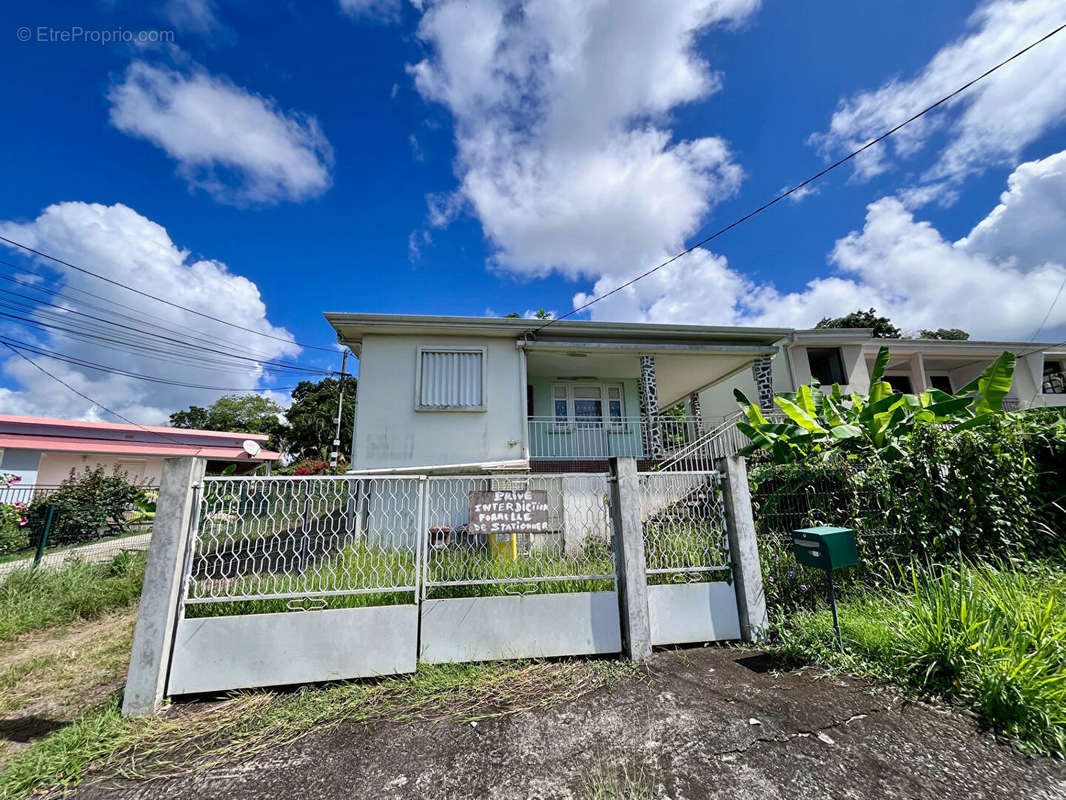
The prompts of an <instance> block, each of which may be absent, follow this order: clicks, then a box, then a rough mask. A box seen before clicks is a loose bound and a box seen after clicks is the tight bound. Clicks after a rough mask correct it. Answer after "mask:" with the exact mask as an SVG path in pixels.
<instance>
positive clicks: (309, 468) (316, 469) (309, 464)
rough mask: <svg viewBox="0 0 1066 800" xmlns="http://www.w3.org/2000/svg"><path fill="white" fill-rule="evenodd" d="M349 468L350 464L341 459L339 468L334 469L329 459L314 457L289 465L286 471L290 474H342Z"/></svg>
mask: <svg viewBox="0 0 1066 800" xmlns="http://www.w3.org/2000/svg"><path fill="white" fill-rule="evenodd" d="M347 469H348V464H347V462H345V461H341V462H339V463H338V464H337V469H336V470H334V469H332V468H331V467H330V465H329V462H328V461H320V460H318V459H314V458H307V459H304V460H303V461H298V462H296V463H295V464H293V465H292V466H291V467H289V468H288V469H287V470H285V472H288V473H289V474H290V475H300V476H303V475H340V474H342V473H343V472H344V471H345V470H347Z"/></svg>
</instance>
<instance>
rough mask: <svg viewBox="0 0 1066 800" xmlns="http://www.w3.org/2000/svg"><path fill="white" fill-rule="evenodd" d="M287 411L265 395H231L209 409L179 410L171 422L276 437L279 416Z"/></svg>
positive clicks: (198, 407) (225, 396) (190, 407)
mask: <svg viewBox="0 0 1066 800" xmlns="http://www.w3.org/2000/svg"><path fill="white" fill-rule="evenodd" d="M283 412H284V409H283V408H282V407H281V406H279V405H278V404H277V403H275V402H274V401H273V400H271V399H270V398H269V397H264V396H263V395H261V394H227V395H223V396H222V397H220V398H218V400H216V401H215V402H214V403H212V404H211V405H210V406H208V407H207V408H201V407H200V406H189V408H188V410H186V411H176V412H175V413H173V414H171V415H170V424H171V425H173V426H174V427H175V428H199V429H201V430H207V431H237V432H239V433H265V434H267V435H269V436H274V435H275V434H276V433H277V432H278V429H279V428H280V427H281V422H280V420H279V416H280V415H281V414H282V413H283Z"/></svg>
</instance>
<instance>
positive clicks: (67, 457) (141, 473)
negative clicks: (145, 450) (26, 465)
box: [36, 453, 163, 486]
mask: <svg viewBox="0 0 1066 800" xmlns="http://www.w3.org/2000/svg"><path fill="white" fill-rule="evenodd" d="M97 465H99V466H102V467H103V468H104V470H105V471H106V472H111V471H112V470H113V469H115V468H116V467H117V468H118V470H119V471H120V472H128V473H129V476H130V481H131V482H132V483H136V484H144V485H152V486H158V485H159V481H160V479H161V478H162V476H163V459H162V458H135V457H130V456H126V457H122V456H105V455H91V454H90V455H80V454H78V453H41V463H40V467H39V468H38V470H37V480H36V482H37V483H39V484H41V485H42V486H54V485H56V484H59V483H62V482H63V481H65V480H66V479H67V478H69V477H70V471H71V470H72V469H73V470H76V471H77V472H78V473H81V472H82V471H84V470H85V468H87V467H88V468H93V467H96V466H97Z"/></svg>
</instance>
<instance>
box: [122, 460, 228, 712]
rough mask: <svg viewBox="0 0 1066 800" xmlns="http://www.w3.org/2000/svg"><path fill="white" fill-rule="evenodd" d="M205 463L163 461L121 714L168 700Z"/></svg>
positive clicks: (149, 709)
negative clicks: (172, 652)
mask: <svg viewBox="0 0 1066 800" xmlns="http://www.w3.org/2000/svg"><path fill="white" fill-rule="evenodd" d="M206 465H207V462H206V461H205V460H204V459H202V458H168V459H165V460H164V461H163V478H162V480H161V481H160V484H159V499H158V500H157V502H156V513H155V521H154V522H153V524H152V538H151V541H150V544H149V546H148V563H147V565H146V566H145V570H144V587H143V588H142V589H141V604H140V607H139V608H138V610H137V627H136V628H135V629H134V631H133V652H132V653H131V655H130V669H129V672H128V673H127V675H126V691H125V695H124V696H123V699H122V713H123V714H124V715H126V716H133V717H138V716H144V715H146V714H152V713H154V712H155V711H156V710H157V709H158V708H159V705H160V703H161V702H162V701H163V693H164V692H165V691H166V679H167V670H168V667H169V664H170V649H171V644H172V642H173V638H174V626H175V623H176V618H177V609H178V595H179V592H180V591H181V583H182V577H183V576H182V569H183V567H184V562H185V551H186V548H187V545H188V541H189V531H190V527H191V525H192V518H193V513H194V511H195V508H194V505H193V498H194V494H195V493H194V491H193V488H194V487H197V486H201V485H202V482H203V477H204V468H205V467H206Z"/></svg>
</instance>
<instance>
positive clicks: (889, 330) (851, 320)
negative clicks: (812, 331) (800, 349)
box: [814, 308, 902, 339]
mask: <svg viewBox="0 0 1066 800" xmlns="http://www.w3.org/2000/svg"><path fill="white" fill-rule="evenodd" d="M814 327H816V328H872V329H873V336H874V338H875V339H899V338H900V337H901V335H902V334H901V333H900V330H899V328H897V327H896V326H895V325H893V324H892V320H890V319H889V318H888V317H879V316H877V309H876V308H871V309H870V310H869V311H862V310H861V309H860V310H859V311H853V312H852V313H850V314H848V315H847V316H846V317H832V318H831V317H823V318H822V321H821V322H819V323H818V324H817V325H815V326H814Z"/></svg>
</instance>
